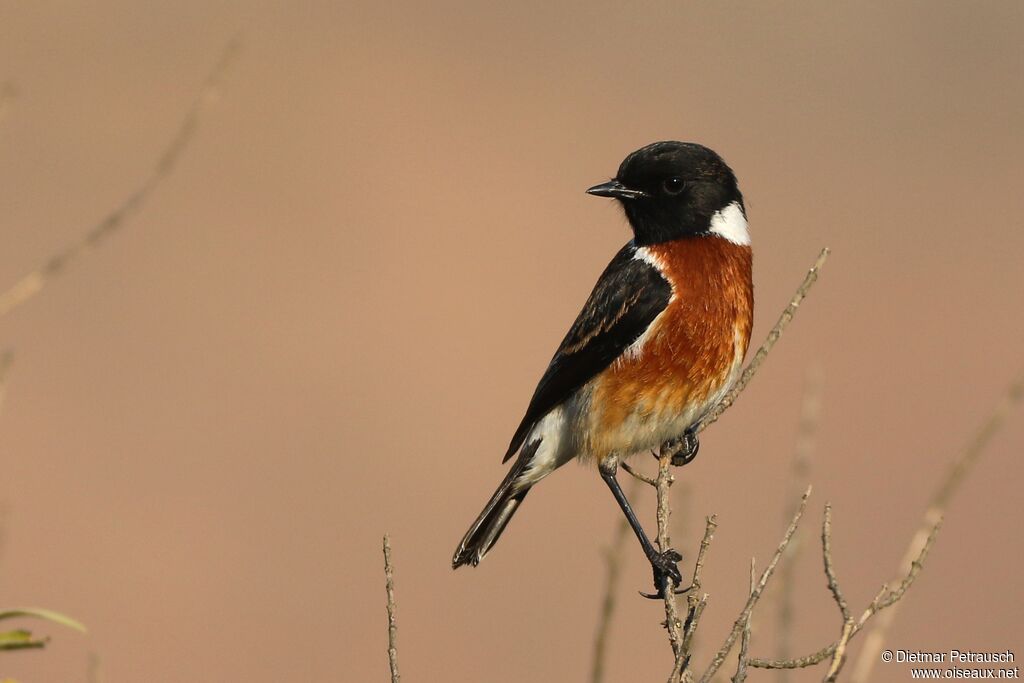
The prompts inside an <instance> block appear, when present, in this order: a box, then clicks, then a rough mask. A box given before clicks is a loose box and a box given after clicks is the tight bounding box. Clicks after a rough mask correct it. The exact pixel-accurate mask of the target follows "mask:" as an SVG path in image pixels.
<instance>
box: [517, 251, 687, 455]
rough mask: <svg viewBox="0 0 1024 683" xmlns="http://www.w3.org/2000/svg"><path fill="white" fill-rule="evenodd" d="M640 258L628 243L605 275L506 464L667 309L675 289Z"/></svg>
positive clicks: (539, 386) (546, 377)
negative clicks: (535, 429) (546, 420)
mask: <svg viewBox="0 0 1024 683" xmlns="http://www.w3.org/2000/svg"><path fill="white" fill-rule="evenodd" d="M635 254H636V248H635V247H634V246H633V244H632V243H629V244H627V245H626V246H624V247H623V248H622V249H620V250H619V253H618V254H616V255H615V258H614V259H612V262H611V263H609V264H608V267H607V268H605V270H604V272H603V273H601V277H600V278H599V279H598V281H597V284H596V285H594V291H593V292H591V293H590V298H589V299H587V303H586V304H585V305H584V306H583V310H582V311H580V314H579V316H578V317H577V318H576V322H575V323H573V326H572V328H571V329H570V330H569V333H568V334H567V335H565V339H563V340H562V343H561V345H559V347H558V351H556V352H555V356H554V358H552V359H551V362H550V363H549V364H548V369H547V370H546V371H545V372H544V376H543V377H541V379H540V383H538V384H537V389H536V390H535V391H534V392H533V398H532V399H531V400H530V407H529V408H527V409H526V415H525V416H524V417H523V421H522V422H521V423H520V425H519V429H517V430H516V433H515V435H514V436H513V437H512V443H510V444H509V447H508V452H507V453H506V454H505V459H504V460H503V461H502V462H504V461H505V460H508V459H509V458H511V457H512V454H513V453H515V452H516V451H517V450H519V447H520V446H522V444H523V440H524V439H525V438H526V435H527V434H529V433H530V430H531V429H532V428H533V426H534V425H535V424H536V423H537V421H538V420H540V419H541V418H543V417H544V416H545V415H547V413H548V411H550V410H551V409H552V408H554V407H555V406H557V405H558V404H559V403H561V402H562V401H564V400H566V399H567V398H569V396H570V395H572V393H573V392H574V391H576V390H577V389H579V388H580V387H581V386H583V385H584V384H586V383H587V382H588V381H589V380H590V379H591V378H592V377H594V376H595V375H597V374H598V373H599V372H601V371H602V370H604V369H605V368H607V367H608V366H609V365H611V363H612V361H614V360H615V359H616V358H618V357H619V355H620V354H621V353H622V352H623V351H625V350H626V348H627V347H629V345H630V344H632V343H633V342H634V341H636V340H637V338H638V337H640V335H641V334H643V333H644V330H646V329H647V326H648V325H650V324H651V321H652V320H654V319H655V318H656V317H657V316H658V314H659V313H661V312H662V311H663V310H664V309H665V307H666V306H667V305H668V302H669V299H670V298H671V296H672V287H671V286H670V285H669V283H668V281H667V280H666V279H665V278H664V277H663V276H662V275H661V273H660V272H658V270H657V269H656V268H655V267H654V266H652V265H651V264H649V263H647V262H646V261H642V260H639V259H636V258H634V255H635Z"/></svg>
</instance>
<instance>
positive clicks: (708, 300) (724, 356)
mask: <svg viewBox="0 0 1024 683" xmlns="http://www.w3.org/2000/svg"><path fill="white" fill-rule="evenodd" d="M646 249H647V253H648V257H649V260H650V261H652V262H654V263H655V264H656V265H657V267H658V268H659V269H660V270H661V271H662V274H663V275H664V276H665V277H666V278H667V279H668V280H669V282H670V284H671V285H672V288H673V296H672V300H671V302H670V303H669V306H668V307H667V308H666V309H665V311H663V312H662V314H661V315H660V316H659V317H658V318H657V319H655V321H654V322H653V323H652V324H651V327H650V328H649V330H648V332H647V334H645V335H644V337H642V338H641V339H640V341H639V342H638V344H637V345H636V348H635V349H634V352H633V353H630V354H627V355H625V356H624V357H622V358H621V359H619V360H618V361H616V362H615V363H614V364H613V365H612V367H610V368H609V369H608V370H606V371H605V372H604V373H602V374H601V376H600V378H599V379H598V380H597V381H596V382H595V384H594V386H593V394H592V396H591V420H590V429H589V430H588V431H589V435H588V436H589V439H588V440H589V441H590V444H589V446H590V448H589V449H588V450H589V451H590V454H591V455H592V456H596V457H603V456H604V455H607V454H609V453H611V452H617V453H620V454H622V455H626V454H628V453H631V452H634V451H637V450H642V449H646V448H652V447H655V446H657V445H658V444H660V443H661V441H663V440H664V439H666V438H673V437H676V436H679V434H681V433H682V430H684V429H686V427H688V426H689V425H690V424H691V423H692V422H693V421H695V420H696V419H698V418H699V417H700V416H701V415H703V413H704V412H705V411H706V410H707V409H709V408H710V407H711V405H713V404H714V403H715V402H716V401H717V400H718V399H719V397H720V396H721V394H722V393H724V391H725V390H727V389H728V384H729V383H731V381H732V380H733V379H735V376H736V373H737V371H738V370H739V367H740V365H741V364H742V361H743V356H744V355H745V354H746V351H747V346H748V344H749V343H750V330H751V326H752V323H753V307H754V293H753V284H752V281H751V261H752V255H751V250H750V247H749V246H741V245H737V244H734V243H732V242H729V241H727V240H724V239H721V238H718V237H697V238H686V239H680V240H675V241H673V242H667V243H664V244H659V245H654V246H651V247H647V248H646ZM666 435H667V436H666Z"/></svg>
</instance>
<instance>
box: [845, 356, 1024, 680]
mask: <svg viewBox="0 0 1024 683" xmlns="http://www.w3.org/2000/svg"><path fill="white" fill-rule="evenodd" d="M1022 398H1024V372H1021V373H1020V374H1018V375H1017V377H1016V378H1015V379H1014V380H1013V381H1012V382H1010V386H1009V387H1008V388H1007V390H1006V393H1005V394H1004V395H1003V398H1002V400H1000V401H999V403H998V404H997V405H996V407H995V408H994V409H993V410H992V412H991V413H990V414H989V416H988V418H987V419H986V420H985V421H984V422H983V423H982V425H981V426H980V427H979V428H978V431H977V432H975V434H974V437H973V438H972V439H971V440H970V441H969V442H968V443H967V445H966V446H965V447H964V449H963V451H961V453H960V455H959V456H958V457H957V458H956V460H954V461H953V463H952V464H951V465H950V468H949V471H948V472H947V473H946V476H945V478H944V479H943V480H942V482H941V483H940V484H939V487H938V489H936V492H935V495H934V496H933V498H932V500H931V503H930V504H929V505H928V509H927V510H925V513H924V518H923V519H922V520H921V526H920V527H919V528H918V530H917V532H916V533H915V534H914V537H913V538H912V539H911V541H910V545H909V546H907V551H906V553H904V555H903V559H902V560H901V561H900V573H903V574H907V575H909V574H910V572H912V571H913V563H914V561H915V558H918V557H920V556H921V554H922V553H921V550H922V549H923V548H924V547H925V545H926V544H927V543H929V542H930V541H931V539H932V538H933V534H934V531H932V530H933V529H934V527H935V526H936V524H937V523H938V522H939V521H940V520H941V519H942V516H943V515H944V514H945V512H946V508H947V507H948V506H949V502H950V501H951V500H952V499H953V496H954V495H955V494H956V492H957V491H958V490H959V489H960V487H961V486H962V485H963V483H964V480H966V479H967V476H968V475H969V474H970V473H971V470H972V469H973V468H974V466H975V464H977V462H978V459H979V458H980V457H981V454H982V453H983V452H984V451H985V448H986V447H987V446H988V444H989V442H990V441H991V440H992V437H993V436H995V434H996V433H997V432H998V431H999V429H1000V427H1002V426H1003V423H1004V422H1005V421H1006V418H1007V416H1008V415H1009V414H1010V411H1011V410H1013V409H1014V408H1015V407H1016V406H1017V404H1018V403H1020V402H1021V399H1022ZM895 618H896V608H895V606H894V608H893V609H891V610H889V611H887V612H886V613H885V614H883V615H882V616H881V617H879V618H878V620H876V621H875V623H874V624H873V626H872V629H871V632H870V633H868V635H867V636H866V638H865V641H864V647H863V648H861V651H860V654H859V655H858V657H857V662H856V664H855V665H854V668H853V675H852V677H851V680H852V681H853V683H864V682H865V681H868V680H869V679H870V678H871V670H872V668H873V667H874V665H875V662H876V661H878V654H879V652H880V651H881V649H882V645H883V644H884V642H885V636H886V634H887V633H888V631H889V628H890V627H891V626H892V622H893V620H894V619H895Z"/></svg>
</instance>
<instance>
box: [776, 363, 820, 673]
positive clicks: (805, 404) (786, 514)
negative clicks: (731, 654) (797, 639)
mask: <svg viewBox="0 0 1024 683" xmlns="http://www.w3.org/2000/svg"><path fill="white" fill-rule="evenodd" d="M823 384H824V377H823V373H822V370H821V366H820V365H818V364H813V365H811V366H810V367H808V368H807V371H806V372H805V373H804V386H803V398H802V399H801V401H800V421H799V423H798V425H797V434H796V446H795V448H794V449H793V462H792V466H791V468H790V486H789V488H790V493H789V495H787V496H786V501H787V503H786V505H785V506H784V511H783V520H784V521H788V520H789V519H791V518H792V517H793V514H794V513H795V512H796V506H797V505H798V504H799V500H800V498H799V496H800V493H801V492H802V491H803V490H804V489H806V488H807V486H808V485H809V484H810V481H809V480H810V473H811V459H812V457H813V455H814V449H815V446H816V442H817V434H818V423H819V421H820V416H821V394H822V385H823ZM790 501H792V502H790ZM802 545H803V543H802V542H801V537H800V530H799V529H798V530H797V533H796V535H795V536H793V540H792V541H791V542H790V544H789V547H788V548H787V549H786V554H785V555H783V558H782V559H783V562H782V564H780V565H779V569H778V578H777V579H776V581H775V583H776V584H777V585H778V627H777V632H776V637H777V639H778V644H777V648H776V651H775V656H776V657H777V658H778V659H789V658H790V657H791V656H792V654H793V648H792V634H793V613H794V602H795V600H794V586H795V584H796V580H795V576H794V572H795V571H796V566H797V558H798V556H799V554H800V548H801V547H802ZM778 680H779V683H786V682H787V681H788V680H789V678H788V671H787V670H783V671H781V672H780V676H779V679H778Z"/></svg>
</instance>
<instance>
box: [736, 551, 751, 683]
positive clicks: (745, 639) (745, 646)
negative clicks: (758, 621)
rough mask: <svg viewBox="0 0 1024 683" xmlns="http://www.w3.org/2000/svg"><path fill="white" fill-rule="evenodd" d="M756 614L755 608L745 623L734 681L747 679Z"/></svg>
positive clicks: (741, 681) (739, 681)
mask: <svg viewBox="0 0 1024 683" xmlns="http://www.w3.org/2000/svg"><path fill="white" fill-rule="evenodd" d="M753 593H754V558H750V594H751V595H753ZM753 616H754V612H753V610H751V611H750V612H749V613H748V614H747V621H746V622H745V623H744V624H743V635H742V636H741V637H740V654H739V656H738V657H737V659H736V675H735V676H733V677H732V683H743V681H745V680H747V652H748V650H749V649H750V621H751V619H752V618H753Z"/></svg>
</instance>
